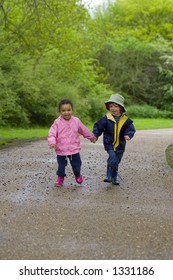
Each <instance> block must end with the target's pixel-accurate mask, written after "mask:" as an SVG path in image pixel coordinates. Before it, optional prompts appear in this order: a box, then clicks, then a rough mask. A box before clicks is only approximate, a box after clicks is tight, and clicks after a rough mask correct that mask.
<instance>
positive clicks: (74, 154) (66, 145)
mask: <svg viewBox="0 0 173 280" xmlns="http://www.w3.org/2000/svg"><path fill="white" fill-rule="evenodd" d="M58 108H59V112H60V116H59V117H58V118H57V119H56V120H55V121H54V123H53V124H52V126H51V127H50V130H49V133H48V144H49V147H50V148H52V149H55V152H56V154H57V162H58V170H57V173H56V174H57V175H58V178H57V181H56V182H55V186H56V187H59V186H62V185H63V182H64V177H65V176H66V174H65V167H66V165H67V158H69V160H70V164H71V166H72V170H73V173H74V175H75V179H76V182H77V183H78V184H82V182H83V178H82V176H81V164H82V162H81V158H80V154H79V151H80V149H81V146H80V139H79V134H81V135H83V137H85V138H87V139H90V140H91V141H92V142H95V141H96V140H95V137H94V134H93V133H91V132H90V131H89V130H88V129H87V128H86V127H85V126H84V124H83V123H82V122H81V121H80V120H79V119H78V118H77V117H75V116H73V115H72V112H73V104H72V102H71V101H70V100H69V99H63V100H61V101H60V102H59V105H58Z"/></svg>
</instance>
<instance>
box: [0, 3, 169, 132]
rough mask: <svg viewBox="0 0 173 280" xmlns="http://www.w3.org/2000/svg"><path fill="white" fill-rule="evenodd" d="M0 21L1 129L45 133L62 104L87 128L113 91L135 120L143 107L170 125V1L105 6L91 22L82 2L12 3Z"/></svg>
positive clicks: (0, 9)
mask: <svg viewBox="0 0 173 280" xmlns="http://www.w3.org/2000/svg"><path fill="white" fill-rule="evenodd" d="M0 21H1V26H0V31H1V32H0V40H1V43H0V100H1V106H0V126H7V125H8V126H9V125H10V126H20V127H29V126H32V125H50V123H51V122H52V121H53V120H54V119H55V118H56V117H57V115H58V112H57V102H58V101H59V100H60V99H61V98H64V97H68V98H71V99H72V101H73V103H74V108H75V110H74V114H75V115H77V116H79V117H80V118H81V120H82V121H84V122H85V123H86V124H88V123H90V122H91V121H95V120H96V119H98V117H100V116H101V115H103V114H104V113H105V107H104V101H105V100H106V99H108V98H109V96H110V95H111V94H112V93H113V92H116V91H121V92H122V94H123V95H124V97H125V99H126V104H127V106H128V107H129V109H130V114H132V115H133V116H139V115H142V116H144V115H146V114H147V109H146V110H145V109H144V108H148V109H149V108H150V107H146V106H145V105H146V104H147V105H150V106H152V110H151V111H152V114H154V116H157V117H159V116H160V113H161V114H163V115H162V116H164V117H171V118H172V113H171V112H172V106H173V86H172V84H173V63H172V62H173V44H172V40H173V36H172V27H173V26H172V25H173V1H172V0H165V1H162V0H154V1H149V0H147V1H141V0H137V1H132V0H117V1H114V2H113V3H112V1H107V4H106V5H105V6H104V5H103V6H102V7H101V8H100V9H99V8H98V9H97V10H96V12H95V13H94V14H92V17H91V16H90V14H89V12H88V11H87V9H86V8H85V6H84V5H83V4H82V1H81V0H69V1H64V0H59V1H56V0H46V1H45V0H32V1H30V0H25V1H24V0H13V1H12V0H9V1H1V5H0ZM136 104H138V105H140V107H139V110H138V109H137V108H136V106H134V107H133V108H132V107H131V108H130V106H131V105H136ZM141 106H142V107H141Z"/></svg>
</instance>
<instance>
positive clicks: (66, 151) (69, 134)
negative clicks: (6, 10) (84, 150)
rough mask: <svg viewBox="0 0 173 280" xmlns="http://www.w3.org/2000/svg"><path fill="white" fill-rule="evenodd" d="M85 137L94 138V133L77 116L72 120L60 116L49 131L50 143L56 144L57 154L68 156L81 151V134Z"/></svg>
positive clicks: (72, 117)
mask: <svg viewBox="0 0 173 280" xmlns="http://www.w3.org/2000/svg"><path fill="white" fill-rule="evenodd" d="M80 134H81V135H83V137H84V138H87V139H92V138H93V137H94V134H93V133H92V132H90V131H89V130H88V128H86V127H85V126H84V124H83V123H82V122H81V121H80V120H79V119H78V118H77V117H75V116H71V118H70V120H69V121H67V120H64V118H63V117H62V116H59V117H58V118H57V119H56V120H55V121H54V123H53V124H52V126H51V127H50V130H49V133H48V144H49V145H50V144H55V145H56V146H55V151H56V153H57V155H61V156H67V155H73V154H77V153H79V151H80V149H81V144H80V138H79V135H80Z"/></svg>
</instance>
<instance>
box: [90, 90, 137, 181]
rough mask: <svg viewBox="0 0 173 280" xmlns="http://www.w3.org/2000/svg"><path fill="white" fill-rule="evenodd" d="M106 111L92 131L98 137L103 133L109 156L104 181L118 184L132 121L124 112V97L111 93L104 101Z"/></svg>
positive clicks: (132, 133) (131, 129) (131, 130)
mask: <svg viewBox="0 0 173 280" xmlns="http://www.w3.org/2000/svg"><path fill="white" fill-rule="evenodd" d="M105 106H106V109H107V110H108V113H107V114H106V115H105V116H103V117H102V118H101V119H100V120H98V122H96V123H95V124H94V129H93V133H94V135H95V137H96V139H98V137H99V136H100V135H101V134H102V133H103V144H104V148H105V150H106V151H107V153H108V155H109V157H108V160H107V177H106V179H105V180H104V182H112V183H113V184H114V185H119V181H118V179H117V174H118V166H119V164H120V161H121V159H122V156H123V154H124V151H125V146H126V141H128V140H130V139H131V138H132V137H133V136H134V134H135V128H134V126H133V122H132V120H131V119H129V118H128V117H127V116H126V114H125V112H126V108H125V106H124V97H123V96H122V95H120V94H118V93H117V94H113V95H111V97H110V98H109V100H108V101H106V102H105Z"/></svg>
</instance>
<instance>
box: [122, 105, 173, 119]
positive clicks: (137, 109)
mask: <svg viewBox="0 0 173 280" xmlns="http://www.w3.org/2000/svg"><path fill="white" fill-rule="evenodd" d="M127 113H128V116H130V117H131V118H150V119H153V118H154V119H157V118H163V119H164V118H165V119H166V118H167V119H171V118H172V119H173V112H172V111H162V110H159V109H157V108H156V107H153V106H150V105H132V106H129V107H128V111H127Z"/></svg>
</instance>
